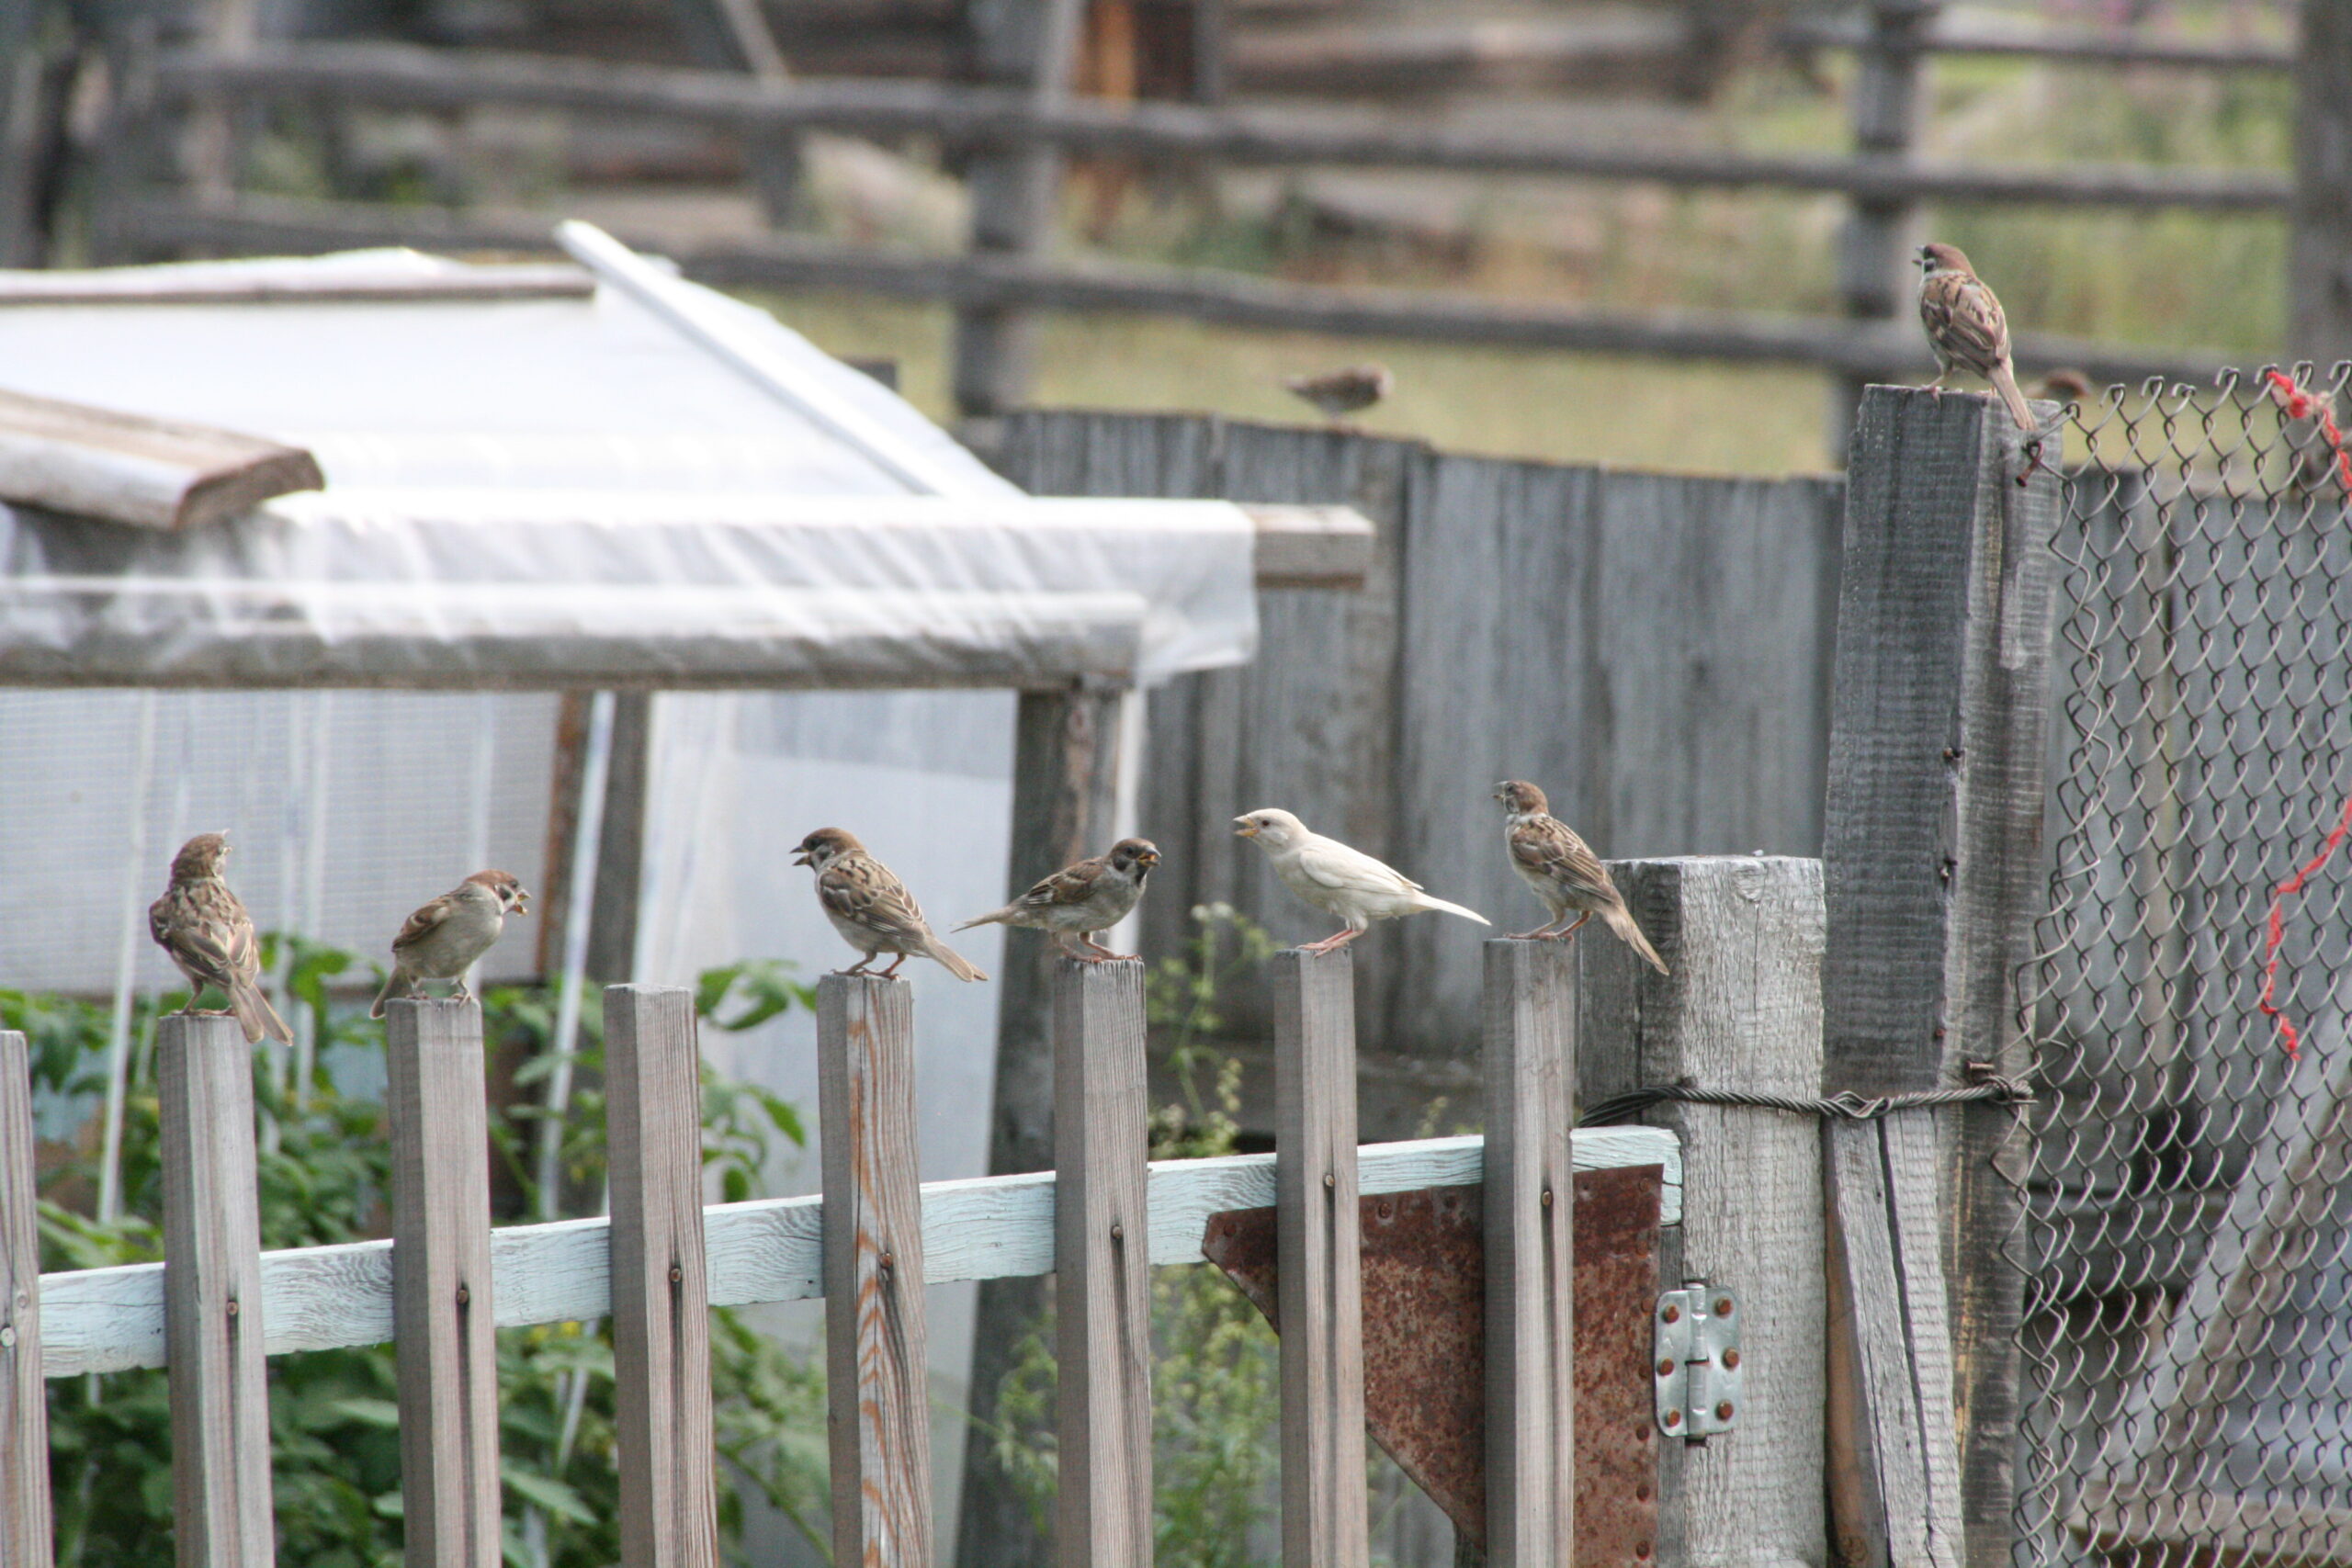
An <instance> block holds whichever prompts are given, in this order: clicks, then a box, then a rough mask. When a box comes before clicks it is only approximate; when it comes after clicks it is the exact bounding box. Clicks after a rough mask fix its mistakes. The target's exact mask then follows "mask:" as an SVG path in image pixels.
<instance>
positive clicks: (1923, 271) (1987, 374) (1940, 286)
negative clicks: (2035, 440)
mask: <svg viewBox="0 0 2352 1568" xmlns="http://www.w3.org/2000/svg"><path fill="white" fill-rule="evenodd" d="M1916 265H1917V266H1918V268H1919V322H1920V324H1921V325H1922V326H1924V327H1926V328H1927V329H1928V346H1929V347H1931V348H1933V349H1934V350H1935V351H1936V363H1937V364H1938V365H1939V366H1941V367H1943V368H1942V370H1941V372H1940V373H1939V375H1938V376H1937V377H1936V378H1935V379H1934V380H1933V381H1930V382H1928V386H1929V387H1931V388H1935V389H1941V388H1942V386H1943V383H1944V377H1946V376H1949V375H1951V373H1952V371H1953V370H1955V369H1960V370H1973V371H1974V372H1975V373H1976V374H1977V375H1979V376H1982V377H1984V378H1985V379H1986V380H1987V381H1990V382H1992V383H1993V389H1994V390H1995V391H1996V392H1998V393H2000V394H2001V401H2002V402H2004V403H2006V404H2007V405H2008V410H2009V417H2010V418H2011V419H2013V420H2016V421H2017V422H2018V430H2019V431H2021V432H2023V433H2024V434H2027V435H2032V434H2036V430H2035V426H2034V423H2033V411H2032V410H2031V409H2030V408H2028V407H2027V406H2026V400H2025V394H2024V393H2023V392H2021V391H2019V390H2018V375H2017V368H2016V367H2015V366H2013V365H2012V364H2010V362H2009V322H2008V318H2007V316H2005V315H2003V314H2002V313H2001V302H2000V301H1999V300H1998V299H1995V298H1993V291H1992V290H1991V289H1990V288H1986V287H1985V282H1984V280H1983V279H1982V278H1980V277H1978V276H1976V273H1975V271H1974V269H1973V268H1972V267H1970V265H1968V258H1967V257H1966V256H1965V255H1962V254H1961V250H1960V247H1959V246H1958V245H1942V244H1934V245H1921V246H1920V247H1919V254H1918V255H1917V258H1916Z"/></svg>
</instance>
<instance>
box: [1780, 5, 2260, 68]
mask: <svg viewBox="0 0 2352 1568" xmlns="http://www.w3.org/2000/svg"><path fill="white" fill-rule="evenodd" d="M1780 37H1781V42H1783V43H1784V44H1786V45H1788V46H1789V47H1791V48H1792V49H1861V48H1864V47H1866V46H1871V44H1872V40H1871V28H1870V24H1869V23H1868V22H1867V21H1866V20H1863V19H1861V18H1858V17H1827V16H1824V17H1805V18H1800V19H1798V20H1795V21H1792V22H1790V23H1789V24H1788V25H1787V26H1785V27H1783V28H1781V30H1780ZM1902 47H1904V48H1905V49H1908V50H1910V51H1913V52H1916V53H1920V54H1978V55H1989V56H1995V57H2008V58H2014V59H2022V60H2047V61H2052V62H2059V63H2063V64H2068V65H2128V66H2132V67H2139V66H2145V65H2159V66H2171V67H2175V68H2177V69H2180V70H2185V71H2285V70H2287V69H2288V68H2289V67H2290V66H2291V65H2293V63H2294V52H2293V51H2291V50H2290V49H2288V48H2286V47H2284V46H2282V45H2278V44H2267V43H2237V42H2231V41H2222V40H2212V41H2209V40H2206V39H2178V38H2151V37H2144V36H2134V35H2133V34H2131V33H2130V32H2128V31H2126V32H2093V31H2090V30H2088V29H2086V28H2051V27H2043V26H2041V25H2039V24H2030V25H2026V26H2018V25H2016V24H2014V23H2011V22H2007V21H2001V22H1990V21H1985V20H1978V19H1973V18H1972V19H1966V20H1961V19H1955V18H1953V17H1938V18H1937V19H1936V21H1935V24H1934V25H1933V26H1931V27H1929V28H1926V29H1925V30H1924V31H1922V32H1920V33H1919V34H1917V36H1915V37H1913V38H1912V39H1908V40H1906V41H1905V43H1904V44H1903V45H1902Z"/></svg>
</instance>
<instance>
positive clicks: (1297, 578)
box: [1241, 502, 1378, 589]
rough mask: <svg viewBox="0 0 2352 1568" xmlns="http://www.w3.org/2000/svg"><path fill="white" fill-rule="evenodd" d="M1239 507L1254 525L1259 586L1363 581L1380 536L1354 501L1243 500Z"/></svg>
mask: <svg viewBox="0 0 2352 1568" xmlns="http://www.w3.org/2000/svg"><path fill="white" fill-rule="evenodd" d="M1241 510H1242V511H1244V512H1246V513H1249V514H1250V522H1251V524H1253V525H1255V526H1256V527H1257V530H1258V548H1257V554H1256V556H1255V558H1254V561H1255V565H1256V567H1257V581H1258V586H1259V587H1261V588H1348V589H1355V588H1362V587H1363V581H1364V576H1365V574H1366V573H1367V572H1369V571H1371V570H1372V558H1373V552H1374V548H1375V547H1376V546H1377V543H1378V541H1377V539H1376V538H1375V537H1374V527H1373V524H1372V519H1371V518H1369V517H1366V516H1365V515H1364V514H1363V513H1361V512H1358V511H1357V510H1356V509H1355V508H1354V507H1352V506H1276V505H1272V504H1270V503H1267V502H1255V503H1251V502H1244V503H1243V505H1242V507H1241Z"/></svg>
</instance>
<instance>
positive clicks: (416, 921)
mask: <svg viewBox="0 0 2352 1568" xmlns="http://www.w3.org/2000/svg"><path fill="white" fill-rule="evenodd" d="M457 912H458V896H457V895H456V894H455V893H444V894H443V895H441V897H438V898H435V899H434V900H433V901H432V902H431V903H429V904H427V905H425V906H424V908H420V909H418V910H417V911H416V913H414V914H413V915H411V916H410V917H409V918H408V919H407V921H406V922H405V923H404V924H403V925H402V926H401V934H400V935H398V936H396V937H394V938H392V952H393V953H394V954H395V955H397V954H399V953H401V952H403V951H405V950H406V949H408V948H411V947H413V946H415V945H416V943H417V942H420V941H421V940H423V939H424V935H425V933H426V932H428V931H432V930H433V928H434V927H435V926H437V925H439V924H440V923H441V922H442V921H444V920H446V919H448V918H449V917H450V916H451V915H454V914H456V913H457Z"/></svg>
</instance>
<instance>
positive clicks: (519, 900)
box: [515, 887, 531, 915]
mask: <svg viewBox="0 0 2352 1568" xmlns="http://www.w3.org/2000/svg"><path fill="white" fill-rule="evenodd" d="M530 912H531V890H530V889H529V888H527V887H517V888H516V889H515V913H516V914H518V915H527V914H529V913H530Z"/></svg>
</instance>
